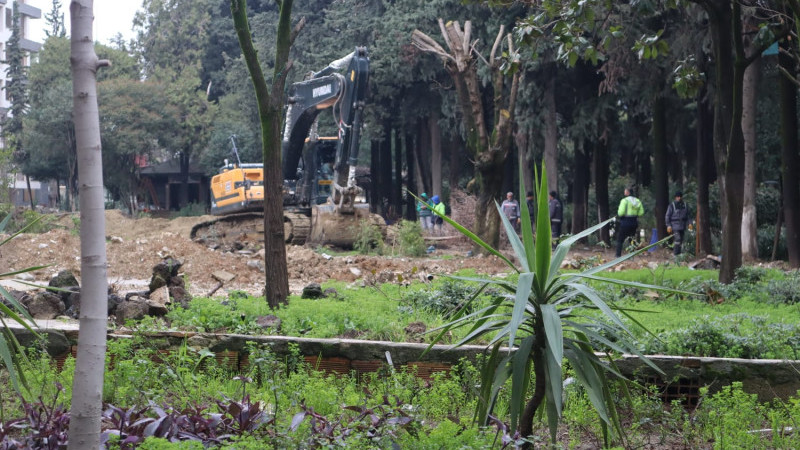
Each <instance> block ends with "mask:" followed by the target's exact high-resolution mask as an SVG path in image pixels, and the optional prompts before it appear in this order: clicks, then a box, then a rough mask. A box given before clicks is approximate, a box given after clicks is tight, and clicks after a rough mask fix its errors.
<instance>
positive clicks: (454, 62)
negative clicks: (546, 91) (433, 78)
mask: <svg viewBox="0 0 800 450" xmlns="http://www.w3.org/2000/svg"><path fill="white" fill-rule="evenodd" d="M439 28H440V29H441V31H442V36H443V37H444V40H445V42H446V44H447V47H448V51H446V50H444V48H442V47H441V46H440V45H439V44H438V43H437V42H436V41H434V40H433V39H431V38H430V37H428V36H427V35H425V34H424V33H422V32H420V31H419V30H414V32H413V33H412V43H413V44H414V45H415V46H417V47H418V48H420V49H421V50H423V51H425V52H429V53H433V54H436V55H438V56H440V57H441V58H442V59H443V60H444V62H445V68H446V70H447V71H448V72H449V73H450V76H451V77H452V78H453V82H454V85H455V88H456V94H457V98H458V104H459V106H460V108H461V112H462V120H463V123H464V129H465V130H467V139H466V141H467V142H466V144H467V149H468V152H469V156H470V157H471V158H472V159H473V161H474V163H475V182H476V184H477V186H478V204H477V205H476V208H475V233H476V234H477V235H478V236H479V237H481V239H483V240H484V241H485V242H487V243H488V244H489V245H491V246H493V247H495V248H496V247H497V246H498V245H499V241H500V239H499V237H500V217H499V215H498V214H497V209H496V208H495V206H494V203H495V202H496V201H497V200H498V199H499V198H500V194H501V190H502V186H503V167H504V165H505V161H506V157H507V156H508V151H509V149H510V147H511V132H512V124H513V123H514V109H515V105H516V96H517V92H518V89H519V71H516V72H514V74H513V75H512V78H511V87H510V89H507V87H506V85H505V83H506V81H507V80H506V76H505V75H504V73H503V72H502V71H501V70H500V66H501V64H500V60H499V59H498V58H496V57H495V56H496V55H497V50H498V49H499V47H500V44H501V43H502V42H503V38H504V37H505V38H507V42H508V45H509V47H510V49H509V50H511V51H513V47H511V46H512V45H513V41H512V39H511V36H510V35H509V36H506V35H505V34H504V28H503V27H502V26H501V28H500V31H499V33H498V35H497V38H496V39H495V42H494V45H493V46H492V52H491V55H490V57H489V58H488V62H489V67H490V70H491V74H492V92H493V93H494V96H493V101H492V105H491V106H492V108H493V110H492V111H491V112H492V114H491V115H489V114H488V113H487V112H485V111H484V104H483V101H482V100H483V95H482V92H481V83H480V81H479V80H478V74H477V70H476V58H474V57H473V55H472V52H473V43H472V37H471V33H472V23H471V22H470V21H466V22H465V23H464V28H463V29H462V28H461V25H460V24H459V22H457V21H454V22H448V23H447V24H445V23H444V21H443V20H442V19H439ZM506 92H508V94H505V93H506ZM487 117H492V118H493V119H494V123H493V124H492V126H491V127H490V126H489V125H488V123H487V119H486V118H487Z"/></svg>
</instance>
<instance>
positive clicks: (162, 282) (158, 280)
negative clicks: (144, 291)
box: [147, 274, 167, 292]
mask: <svg viewBox="0 0 800 450" xmlns="http://www.w3.org/2000/svg"><path fill="white" fill-rule="evenodd" d="M166 285H167V280H166V279H165V278H164V277H162V276H161V275H155V274H154V275H153V278H151V279H150V284H149V285H148V286H147V287H148V289H149V290H150V292H155V291H157V290H159V289H161V288H162V287H164V286H166Z"/></svg>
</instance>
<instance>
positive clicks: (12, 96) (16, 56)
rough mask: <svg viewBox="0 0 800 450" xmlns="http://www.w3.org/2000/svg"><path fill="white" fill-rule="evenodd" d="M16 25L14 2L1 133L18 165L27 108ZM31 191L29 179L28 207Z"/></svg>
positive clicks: (23, 159) (24, 156)
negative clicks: (8, 104)
mask: <svg viewBox="0 0 800 450" xmlns="http://www.w3.org/2000/svg"><path fill="white" fill-rule="evenodd" d="M21 33H22V30H21V27H20V17H19V10H18V9H17V4H16V3H14V10H13V14H12V23H11V37H10V38H9V39H8V41H7V42H6V59H5V60H4V61H3V63H4V64H6V79H7V80H8V81H7V82H6V86H5V88H4V89H5V95H6V98H8V99H9V100H10V101H11V108H10V109H9V111H8V113H7V114H6V116H5V117H3V120H2V134H3V138H4V139H5V147H6V148H7V149H8V150H9V151H10V152H11V155H12V160H13V162H14V163H15V164H16V165H17V166H18V167H19V166H22V165H24V164H25V163H26V162H27V161H28V153H27V152H26V150H25V149H24V148H23V146H22V118H23V117H24V116H25V111H26V110H27V107H28V93H27V85H28V73H27V69H26V67H25V65H24V63H25V52H24V50H22V47H20V44H19V42H20V39H21V36H20V34H21ZM30 194H31V188H30V180H29V179H28V195H29V198H30V201H31V208H33V207H34V205H35V202H34V199H33V196H32V195H30Z"/></svg>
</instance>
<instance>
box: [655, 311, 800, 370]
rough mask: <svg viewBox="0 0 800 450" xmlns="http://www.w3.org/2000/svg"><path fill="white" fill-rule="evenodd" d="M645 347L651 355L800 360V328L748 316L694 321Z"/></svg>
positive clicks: (665, 334) (662, 335)
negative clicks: (799, 356)
mask: <svg viewBox="0 0 800 450" xmlns="http://www.w3.org/2000/svg"><path fill="white" fill-rule="evenodd" d="M659 337H660V339H659V340H656V339H649V340H647V341H646V343H645V344H644V352H645V353H647V354H667V355H695V356H709V357H720V358H745V359H797V357H798V355H800V325H798V324H771V325H770V326H767V318H766V317H764V316H751V315H749V314H745V313H738V314H729V315H726V316H723V317H716V318H712V317H709V316H704V317H701V318H699V319H693V320H691V321H690V322H689V323H688V324H687V326H686V327H685V328H681V329H677V330H672V331H667V332H664V333H660V335H659Z"/></svg>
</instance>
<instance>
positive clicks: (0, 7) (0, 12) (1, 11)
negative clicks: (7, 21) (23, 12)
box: [0, 6, 6, 31]
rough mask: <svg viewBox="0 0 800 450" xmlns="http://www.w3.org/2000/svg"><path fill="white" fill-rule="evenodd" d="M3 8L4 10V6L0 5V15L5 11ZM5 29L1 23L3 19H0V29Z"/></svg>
mask: <svg viewBox="0 0 800 450" xmlns="http://www.w3.org/2000/svg"><path fill="white" fill-rule="evenodd" d="M5 10H6V7H5V6H0V17H3V13H4V12H5ZM5 29H6V27H5V25H4V24H3V21H2V20H0V31H3V30H5Z"/></svg>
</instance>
